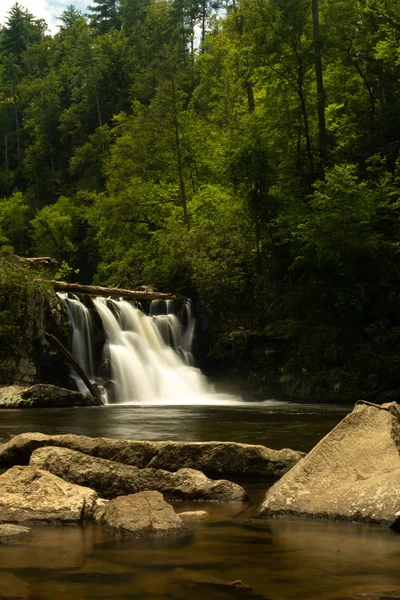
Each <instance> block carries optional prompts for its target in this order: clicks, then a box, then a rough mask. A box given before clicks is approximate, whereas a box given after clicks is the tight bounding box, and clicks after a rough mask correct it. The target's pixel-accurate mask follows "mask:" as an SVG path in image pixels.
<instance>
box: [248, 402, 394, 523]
mask: <svg viewBox="0 0 400 600" xmlns="http://www.w3.org/2000/svg"><path fill="white" fill-rule="evenodd" d="M399 451H400V407H399V405H397V404H396V403H394V402H393V403H389V404H383V405H382V406H374V405H368V404H363V403H358V404H357V405H356V406H355V408H354V410H353V412H352V413H350V414H349V415H347V416H346V417H345V418H344V419H343V420H342V421H341V422H340V423H339V424H338V425H337V426H336V427H335V428H334V429H333V430H332V431H331V432H330V433H328V435H326V436H325V437H324V438H323V439H322V440H321V441H320V442H319V443H318V444H317V445H316V446H315V447H314V448H313V449H312V450H311V452H309V454H308V455H307V456H306V457H305V458H304V459H303V460H301V461H300V462H299V463H298V464H297V465H295V466H294V467H293V469H292V470H291V471H289V472H288V473H287V474H286V475H284V476H283V477H282V479H280V480H279V481H278V482H276V483H275V484H274V485H273V486H272V487H271V488H270V489H269V490H268V492H267V494H266V496H265V500H264V502H263V504H262V506H261V509H260V511H259V514H258V516H259V517H268V516H271V515H301V516H307V517H319V518H328V519H347V520H355V521H367V522H374V523H392V522H393V521H395V519H396V513H398V511H400V455H399Z"/></svg>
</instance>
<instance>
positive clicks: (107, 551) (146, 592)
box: [0, 401, 400, 600]
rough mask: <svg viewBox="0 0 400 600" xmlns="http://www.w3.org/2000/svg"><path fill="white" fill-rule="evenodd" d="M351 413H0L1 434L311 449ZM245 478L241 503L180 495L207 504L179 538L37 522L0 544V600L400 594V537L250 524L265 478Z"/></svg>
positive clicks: (276, 407) (319, 526) (307, 598)
mask: <svg viewBox="0 0 400 600" xmlns="http://www.w3.org/2000/svg"><path fill="white" fill-rule="evenodd" d="M349 410H351V407H344V406H327V405H315V406H314V405H299V404H287V403H277V402H275V401H267V402H264V403H254V404H253V403H251V402H247V403H238V404H236V405H235V406H211V405H210V406H204V405H202V406H171V407H166V406H151V405H150V406H123V405H122V406H121V405H120V406H107V407H97V408H75V409H23V410H3V411H2V412H1V416H2V418H1V421H0V441H2V442H5V441H7V440H8V439H9V438H10V437H12V436H13V435H15V434H17V433H21V432H24V431H41V432H43V433H68V432H71V433H78V434H85V435H92V436H108V437H120V438H125V439H129V438H130V439H150V440H155V439H160V440H161V439H174V440H212V439H215V440H234V441H239V442H249V443H262V444H266V445H268V446H270V447H273V448H282V447H292V448H295V449H298V450H305V451H307V450H309V449H310V448H311V447H312V446H313V445H314V444H315V443H316V442H317V441H318V440H319V439H320V438H321V437H322V436H323V435H324V434H325V433H326V432H327V431H329V430H330V429H331V428H332V427H334V426H335V425H336V423H337V422H338V421H340V420H341V418H342V417H343V416H344V415H345V414H346V412H348V411H349ZM243 485H244V487H245V488H246V489H247V491H248V493H249V496H250V498H251V502H250V504H249V506H246V507H244V506H242V505H240V506H239V507H238V506H235V505H234V504H231V505H226V504H225V505H224V504H222V505H220V504H210V503H208V504H205V503H199V502H197V503H192V504H190V503H175V509H176V510H177V511H180V510H190V509H192V510H199V509H202V508H205V509H206V510H208V511H209V512H210V513H211V520H210V521H209V522H206V523H192V524H190V529H191V536H190V537H189V538H187V539H185V540H180V541H178V540H162V539H160V540H152V541H147V542H145V541H137V540H132V539H114V538H111V537H109V536H108V535H107V533H106V532H105V531H103V530H102V529H101V528H100V527H98V526H95V525H91V524H86V525H84V526H81V527H53V526H47V527H36V528H34V529H33V535H32V539H31V540H30V541H29V542H28V543H27V544H26V545H23V546H12V547H2V546H0V598H1V597H12V598H14V597H15V598H26V599H30V600H54V599H57V600H70V599H71V598H74V600H75V599H77V600H93V599H101V600H103V599H110V600H167V599H170V600H188V599H190V600H205V599H207V600H220V599H226V600H229V599H233V598H253V600H255V599H259V600H292V599H299V600H334V599H335V600H339V599H340V600H350V599H351V600H353V599H355V598H358V599H359V600H365V599H366V598H379V597H380V596H379V595H367V594H373V593H374V592H382V593H381V596H382V597H387V598H389V597H390V595H389V592H395V593H396V594H397V597H400V575H399V571H398V558H399V553H400V536H398V535H397V534H395V533H393V532H392V531H390V530H388V529H387V528H384V527H379V526H375V525H361V524H355V523H333V522H322V521H312V520H301V519H268V520H265V521H262V522H257V523H256V524H254V523H253V522H252V521H251V519H252V517H253V516H254V514H255V513H256V510H257V507H258V505H259V504H260V502H261V500H262V498H263V495H264V493H265V491H266V489H267V488H268V486H269V485H270V482H266V481H264V482H262V481H257V482H254V481H246V482H244V483H243ZM238 579H240V580H241V581H242V582H243V583H245V584H246V585H248V586H250V587H251V588H252V590H253V591H252V592H250V591H246V590H244V591H243V593H242V594H241V592H240V590H239V589H238V588H237V589H235V588H231V587H225V588H224V586H223V585H220V584H218V582H217V581H215V580H222V581H226V582H232V581H235V580H238ZM7 590H11V591H10V593H9V595H8V596H7V595H5V594H6V591H7ZM7 593H8V592H7ZM2 594H3V595H2ZM392 597H393V596H392ZM394 597H396V596H394Z"/></svg>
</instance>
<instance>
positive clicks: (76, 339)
mask: <svg viewBox="0 0 400 600" xmlns="http://www.w3.org/2000/svg"><path fill="white" fill-rule="evenodd" d="M57 295H58V297H59V298H60V299H61V300H62V301H63V302H64V304H65V308H66V309H67V315H68V321H69V338H70V340H69V345H70V351H71V354H72V355H73V356H74V357H75V358H76V360H77V361H78V363H79V365H80V366H81V367H82V369H83V370H84V372H85V373H86V375H87V376H88V378H89V380H94V378H95V371H94V362H93V346H92V340H93V337H94V336H93V334H94V324H93V319H92V315H91V314H90V311H89V309H88V308H86V306H85V305H84V304H83V303H82V302H81V301H80V300H79V298H78V297H77V296H75V295H72V294H71V295H70V296H68V294H61V293H58V294H57ZM71 376H72V377H73V379H75V381H76V385H77V386H78V389H79V391H80V392H83V393H87V392H88V389H87V387H86V385H85V384H84V383H83V381H82V379H81V378H80V377H78V375H77V374H76V373H75V371H74V372H71Z"/></svg>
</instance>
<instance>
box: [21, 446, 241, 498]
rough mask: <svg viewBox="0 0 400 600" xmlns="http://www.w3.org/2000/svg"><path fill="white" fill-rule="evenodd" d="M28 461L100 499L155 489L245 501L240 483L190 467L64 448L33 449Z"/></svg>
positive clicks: (171, 495) (171, 494) (174, 494)
mask: <svg viewBox="0 0 400 600" xmlns="http://www.w3.org/2000/svg"><path fill="white" fill-rule="evenodd" d="M29 464H30V465H31V466H32V467H36V468H38V469H44V470H46V471H50V472H51V473H53V474H54V475H57V476H58V477H62V479H64V480H65V481H69V482H71V483H76V484H78V485H83V486H87V487H90V488H92V489H94V490H96V492H97V493H98V494H99V496H101V497H103V498H115V497H116V496H126V495H128V494H134V493H137V492H142V491H147V490H156V491H159V492H162V493H163V494H164V495H165V496H166V497H167V498H169V499H172V500H202V501H220V502H244V501H245V500H247V495H246V492H245V491H244V489H243V488H242V487H240V485H237V484H236V483H232V482H231V481H225V480H217V481H214V480H212V479H209V478H208V477H206V476H205V475H204V474H203V473H201V472H200V471H196V470H194V469H179V470H178V471H177V472H176V473H171V472H169V471H164V470H162V469H151V468H149V469H138V468H137V467H133V466H131V465H124V464H121V463H117V462H115V461H111V460H107V459H104V458H96V457H93V456H89V455H87V454H83V453H82V452H77V451H76V450H69V449H68V448H59V447H58V448H57V447H53V446H46V447H43V448H37V449H36V450H34V451H33V453H32V455H31V459H30V463H29Z"/></svg>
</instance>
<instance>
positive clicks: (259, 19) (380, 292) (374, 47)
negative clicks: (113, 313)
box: [0, 0, 400, 392]
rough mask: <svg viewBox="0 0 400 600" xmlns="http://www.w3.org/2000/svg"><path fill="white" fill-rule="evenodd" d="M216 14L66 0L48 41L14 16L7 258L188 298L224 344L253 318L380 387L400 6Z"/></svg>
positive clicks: (4, 90)
mask: <svg viewBox="0 0 400 600" xmlns="http://www.w3.org/2000/svg"><path fill="white" fill-rule="evenodd" d="M218 5H219V2H209V1H208V0H207V1H202V2H198V1H197V0H171V1H166V0H121V1H116V0H94V1H93V2H92V5H91V7H90V13H91V14H90V17H89V19H88V18H87V16H84V15H83V14H82V13H80V12H79V11H77V10H76V9H75V8H74V7H73V6H69V7H68V8H67V9H66V10H65V11H64V12H63V13H62V15H61V17H60V22H61V27H60V31H59V33H57V34H56V35H55V36H53V37H51V36H48V35H46V29H45V24H44V23H43V21H41V20H38V19H35V18H34V16H33V15H31V14H30V13H29V11H26V10H25V9H23V8H22V7H20V6H19V5H15V6H14V7H13V8H12V9H11V11H10V13H9V15H8V19H7V20H6V23H5V25H4V27H3V29H2V30H1V31H0V82H1V93H0V198H1V200H0V244H2V245H3V248H4V250H3V254H4V253H5V254H7V248H10V247H14V248H15V251H16V252H18V253H21V254H28V253H29V252H31V253H35V254H46V255H52V256H54V257H56V258H58V259H59V260H60V261H62V262H61V265H62V266H61V270H60V273H59V276H60V277H68V276H70V277H74V278H76V277H77V276H78V275H79V279H80V280H81V281H85V282H88V283H89V282H90V281H92V280H94V281H95V282H97V283H102V284H107V283H108V284H112V285H118V284H120V285H123V286H125V287H129V286H135V285H138V284H141V283H146V284H152V285H154V286H157V287H159V288H162V289H165V290H172V291H174V292H178V293H182V294H188V295H192V296H194V297H195V298H197V299H198V300H199V301H200V302H201V304H202V306H203V307H205V310H207V311H208V312H209V314H211V315H212V316H213V327H214V329H215V330H218V329H219V332H217V333H220V334H221V336H222V337H221V339H229V334H227V331H228V330H230V329H232V328H237V327H246V328H249V329H251V328H255V329H257V330H259V331H262V332H264V334H265V335H266V336H270V337H273V338H274V339H277V340H280V342H281V343H282V344H286V348H287V352H288V355H291V353H293V351H294V349H295V353H297V354H294V356H299V355H301V356H302V360H304V362H305V363H307V369H309V371H310V372H312V371H313V370H314V371H318V369H319V370H324V369H327V370H329V369H332V373H331V375H329V377H331V379H332V381H333V378H334V377H336V375H337V373H338V372H339V371H340V369H341V368H343V369H345V366H344V365H345V363H346V353H347V354H352V359H351V361H350V362H349V364H351V369H353V370H357V369H358V370H360V372H361V370H362V371H363V372H365V376H366V377H367V376H368V374H369V373H378V375H379V377H380V379H381V380H382V381H383V380H385V377H386V378H387V386H388V387H387V390H389V389H393V387H394V384H393V381H394V373H395V372H396V368H397V366H398V365H397V359H396V358H395V356H397V353H398V341H399V339H398V338H399V334H398V332H399V329H400V322H399V317H398V315H399V314H400V306H399V302H400V298H399V295H398V292H397V290H398V275H399V274H398V260H399V248H400V239H399V230H400V229H399V196H400V187H399V182H400V148H399V144H398V140H399V139H400V122H399V119H398V115H399V114H400V102H399V98H400V95H399V93H398V90H399V89H400V71H399V63H400V54H399V41H400V39H399V31H400V7H399V5H398V3H397V2H387V1H386V0H376V2H371V1H367V2H366V1H364V0H346V1H344V0H326V1H325V2H323V3H322V2H319V15H320V33H321V36H320V40H319V41H318V42H316V40H315V38H314V35H315V27H314V26H313V25H315V23H313V15H312V11H311V5H312V3H310V2H309V1H306V0H299V1H297V2H293V1H291V0H279V1H278V0H260V1H258V2H250V1H249V0H240V2H237V1H236V2H233V3H232V4H228V5H227V6H226V11H225V12H224V14H221V12H218ZM314 5H315V3H314ZM196 28H197V29H196ZM198 28H200V31H201V34H200V37H201V43H200V46H199V47H198V48H197V47H196V45H197V42H198V40H197V39H196V31H198V30H199V29H198ZM319 54H320V55H321V59H322V67H323V73H322V75H323V84H324V94H323V95H321V93H319V94H318V93H317V83H316V73H317V71H318V68H317V62H316V57H317V56H318V55H319ZM321 99H323V100H324V104H325V107H323V113H324V116H325V120H326V140H327V150H326V156H325V155H324V153H323V152H321V146H320V139H321V138H320V134H321V114H320V110H321ZM318 109H319V112H318ZM5 326H6V323H5V322H4V327H5ZM347 351H348V352H347ZM358 355H359V356H361V357H362V360H361V361H360V360H358V359H357V356H358ZM296 360H298V359H296V358H294V359H293V364H292V363H291V362H290V360H289V359H288V364H289V367H290V368H292V367H293V369H295V363H296ZM361 363H362V365H365V368H364V366H363V367H362V368H361V366H360V365H361ZM385 365H386V367H385ZM338 370H339V371H338ZM327 377H328V376H327ZM329 377H328V379H329ZM353 379H354V378H352V376H351V375H348V377H347V380H348V381H353ZM383 387H384V386H383ZM384 391H385V390H384V389H383V392H384Z"/></svg>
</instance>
